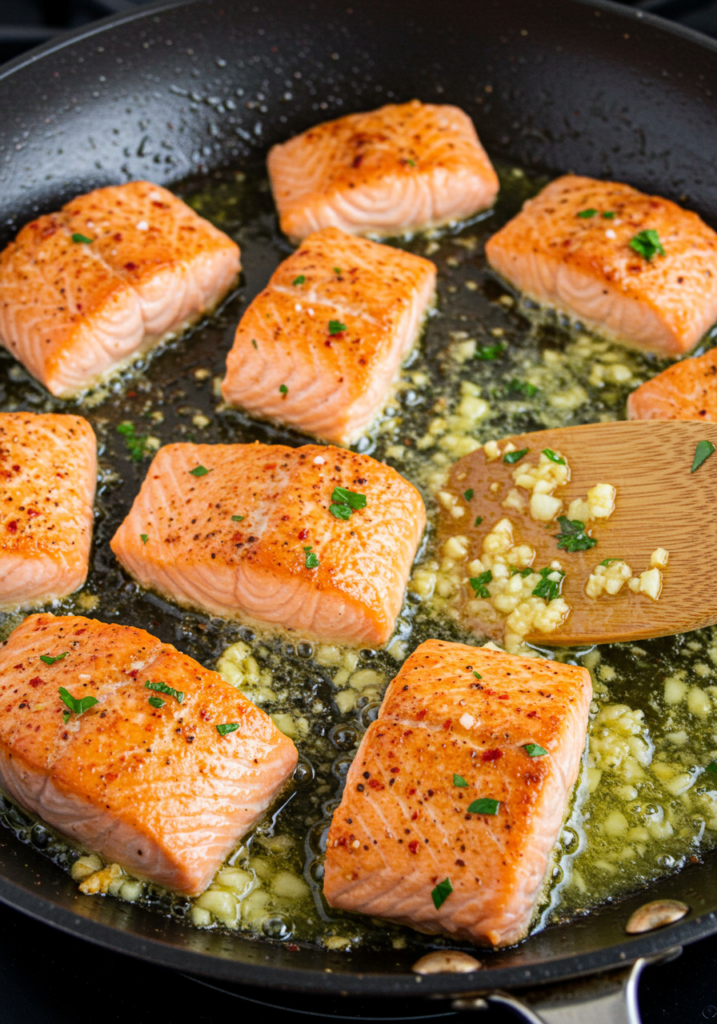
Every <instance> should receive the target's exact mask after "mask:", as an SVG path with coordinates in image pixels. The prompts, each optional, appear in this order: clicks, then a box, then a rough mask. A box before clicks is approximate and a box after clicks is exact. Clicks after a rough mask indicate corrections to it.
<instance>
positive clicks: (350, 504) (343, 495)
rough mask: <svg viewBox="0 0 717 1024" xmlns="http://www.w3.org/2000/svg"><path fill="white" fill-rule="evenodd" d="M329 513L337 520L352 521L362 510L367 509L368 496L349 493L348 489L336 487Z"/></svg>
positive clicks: (353, 492)
mask: <svg viewBox="0 0 717 1024" xmlns="http://www.w3.org/2000/svg"><path fill="white" fill-rule="evenodd" d="M331 501H332V502H333V504H332V505H330V506H329V512H330V513H331V514H332V515H333V516H336V518H337V519H350V518H351V516H352V514H353V513H354V512H356V511H358V509H360V508H366V495H365V494H359V493H358V492H357V491H349V490H348V488H346V487H334V491H333V494H332V495H331Z"/></svg>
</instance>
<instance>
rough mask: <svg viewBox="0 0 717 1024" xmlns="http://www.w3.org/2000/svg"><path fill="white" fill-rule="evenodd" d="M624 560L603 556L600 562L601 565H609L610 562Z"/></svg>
mask: <svg viewBox="0 0 717 1024" xmlns="http://www.w3.org/2000/svg"><path fill="white" fill-rule="evenodd" d="M622 561H623V559H622V558H603V560H602V562H601V563H600V565H609V564H610V562H622Z"/></svg>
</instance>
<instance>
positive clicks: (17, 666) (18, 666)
mask: <svg viewBox="0 0 717 1024" xmlns="http://www.w3.org/2000/svg"><path fill="white" fill-rule="evenodd" d="M13 668H16V669H21V668H25V666H24V665H23V664H22V662H20V664H19V665H13Z"/></svg>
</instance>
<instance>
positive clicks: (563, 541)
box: [553, 516, 597, 551]
mask: <svg viewBox="0 0 717 1024" xmlns="http://www.w3.org/2000/svg"><path fill="white" fill-rule="evenodd" d="M558 522H559V523H560V533H554V534H553V536H554V537H555V539H556V540H557V542H558V547H559V548H562V549H563V551H588V550H589V548H594V547H595V545H596V544H597V541H596V540H595V538H594V537H588V535H587V534H586V533H585V523H581V522H580V520H579V519H568V517H567V516H558Z"/></svg>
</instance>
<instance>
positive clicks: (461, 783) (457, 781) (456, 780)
mask: <svg viewBox="0 0 717 1024" xmlns="http://www.w3.org/2000/svg"><path fill="white" fill-rule="evenodd" d="M453 785H454V786H458V787H459V788H460V789H463V788H464V787H465V786H467V785H468V783H467V782H466V780H465V779H464V778H463V776H462V775H454V776H453Z"/></svg>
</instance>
